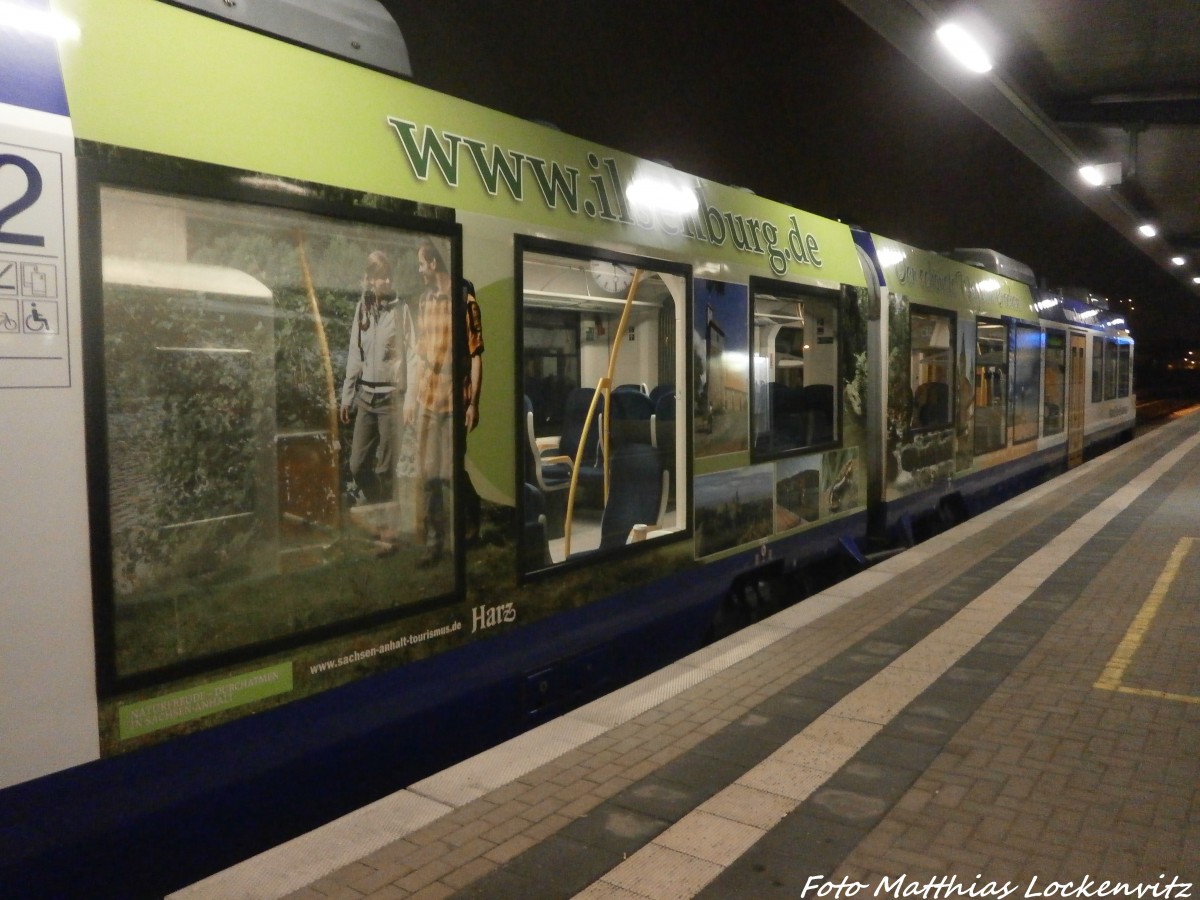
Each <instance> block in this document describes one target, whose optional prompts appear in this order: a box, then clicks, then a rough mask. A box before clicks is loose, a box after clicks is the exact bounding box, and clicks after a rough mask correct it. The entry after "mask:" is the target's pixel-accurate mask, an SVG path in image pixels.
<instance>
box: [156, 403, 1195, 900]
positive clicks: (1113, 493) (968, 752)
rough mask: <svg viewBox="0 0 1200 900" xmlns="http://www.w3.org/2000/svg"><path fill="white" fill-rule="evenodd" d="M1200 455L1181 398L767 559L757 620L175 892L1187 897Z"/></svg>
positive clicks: (757, 587)
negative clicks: (1143, 425)
mask: <svg viewBox="0 0 1200 900" xmlns="http://www.w3.org/2000/svg"><path fill="white" fill-rule="evenodd" d="M1198 472H1200V416H1195V415H1186V416H1181V417H1178V418H1176V419H1175V420H1174V421H1172V422H1170V423H1168V424H1166V425H1164V426H1163V427H1160V428H1157V429H1155V430H1154V431H1152V432H1150V433H1148V434H1145V435H1143V436H1141V437H1139V438H1137V439H1135V440H1133V441H1129V442H1127V443H1125V444H1123V445H1122V446H1120V447H1118V448H1117V449H1116V450H1114V451H1113V452H1111V453H1108V454H1106V455H1104V456H1102V457H1099V458H1096V459H1093V460H1091V461H1089V462H1087V463H1085V464H1083V465H1082V466H1079V467H1077V468H1074V469H1072V470H1071V471H1070V472H1068V473H1066V474H1065V475H1062V476H1060V477H1059V478H1057V479H1054V480H1053V481H1051V482H1048V483H1046V484H1045V485H1043V486H1042V487H1039V488H1036V489H1034V490H1031V491H1029V492H1027V493H1025V494H1022V495H1021V496H1019V497H1017V498H1015V499H1013V500H1011V501H1009V502H1007V503H1005V504H1002V505H1001V506H998V507H996V508H994V509H992V510H989V511H987V512H984V513H981V514H979V515H976V516H974V517H972V518H970V519H969V520H967V521H966V522H964V523H962V524H961V525H959V526H957V527H954V528H951V529H948V530H945V531H943V532H941V533H940V534H938V535H936V536H934V537H931V538H930V539H929V540H926V541H924V542H921V543H918V544H916V546H914V547H913V548H912V549H908V550H905V551H904V552H901V553H896V554H891V555H889V557H888V558H886V559H883V560H881V561H879V562H877V564H875V565H871V566H869V567H868V568H865V569H864V570H863V571H861V572H860V573H859V574H857V575H854V576H853V577H850V578H848V579H846V580H843V581H840V582H838V583H836V584H833V585H832V586H830V587H828V588H826V589H824V590H821V591H819V592H816V593H814V594H813V595H811V596H808V597H806V598H805V599H803V600H802V601H800V602H798V603H795V604H793V605H789V606H787V607H786V608H784V609H782V610H781V611H779V612H776V613H774V614H769V613H770V608H771V606H772V605H773V604H774V602H775V601H773V600H772V598H771V592H772V590H773V589H778V588H779V587H781V586H783V585H785V584H786V577H792V578H794V577H795V576H796V574H797V573H794V572H793V573H785V572H783V571H781V569H780V567H776V568H773V569H769V570H764V571H763V572H761V573H759V575H760V577H757V578H747V579H744V580H743V582H740V583H739V584H738V585H736V586H735V587H737V588H738V591H737V593H738V594H739V595H740V596H741V597H742V605H743V607H745V608H746V609H747V610H750V612H747V617H748V618H757V621H755V622H753V623H752V624H749V625H748V627H745V628H743V629H741V630H740V631H738V632H737V633H735V634H731V635H729V636H727V637H724V638H722V639H720V640H717V641H715V642H714V643H712V644H711V645H710V646H708V647H706V648H705V649H704V650H702V651H699V652H697V653H695V654H693V655H692V656H690V657H687V658H685V659H683V660H681V661H679V662H678V663H676V664H674V665H672V666H669V667H667V668H666V669H664V670H662V671H659V672H656V673H654V674H653V675H651V676H648V677H647V678H645V679H643V680H642V681H640V682H638V683H635V684H632V685H629V686H627V687H625V688H622V689H620V690H618V691H616V692H614V693H613V694H610V695H609V696H606V697H604V698H601V699H599V700H597V701H594V702H593V703H590V704H588V705H585V706H583V707H580V708H579V709H577V710H575V711H573V712H571V713H568V714H567V715H565V716H563V717H561V718H559V719H557V720H555V721H553V722H551V723H548V724H547V725H545V726H542V727H540V728H538V729H536V730H534V731H532V732H529V733H527V734H525V735H523V736H521V737H518V738H516V739H514V740H511V741H509V742H507V743H505V744H503V745H501V746H499V747H497V748H495V749H493V750H491V751H488V752H486V753H483V754H481V755H479V756H478V757H475V758H473V759H470V760H467V761H465V762H463V763H461V764H459V765H457V766H455V767H453V768H451V769H448V770H446V771H443V772H441V773H439V774H437V775H434V776H432V777H430V778H427V779H424V780H422V781H421V782H418V783H416V784H413V785H411V786H410V787H409V788H408V789H407V790H404V791H401V792H399V793H397V794H395V795H392V796H390V797H388V798H385V799H383V800H381V801H379V802H378V803H375V804H372V805H371V806H370V807H367V808H366V809H364V810H362V811H360V812H358V813H355V814H353V815H351V816H347V817H346V818H344V819H342V820H339V821H338V822H335V823H332V824H331V825H329V826H327V827H325V828H322V829H318V830H317V831H314V832H312V833H310V834H308V835H305V836H303V837H301V838H298V839H297V840H295V841H292V842H290V843H288V844H285V845H283V846H281V847H279V848H277V849H276V850H273V851H270V852H268V853H265V854H262V855H261V856H258V857H255V858H252V859H249V860H247V861H246V862H245V863H243V864H241V865H239V866H236V867H234V868H232V869H229V870H227V871H224V872H221V873H217V874H215V875H213V876H212V877H210V878H208V879H206V880H205V881H202V882H199V883H197V884H194V885H192V886H190V887H188V888H184V889H181V890H180V891H178V892H177V893H176V894H174V895H172V896H174V897H177V898H207V897H228V896H251V895H253V896H263V897H265V896H272V897H276V896H287V895H294V896H297V897H316V896H324V895H330V894H336V892H338V891H342V892H345V893H346V894H347V895H349V892H351V891H354V892H357V893H359V894H363V895H367V896H371V895H372V894H373V892H376V891H384V892H389V891H390V893H387V896H409V895H412V894H416V893H418V892H421V891H425V892H427V893H429V895H434V893H436V895H437V896H461V897H503V896H518V895H521V896H538V897H560V896H561V897H569V896H577V895H578V896H584V897H642V898H647V897H649V898H653V897H668V896H670V897H693V896H701V897H714V898H715V897H734V896H767V895H770V894H771V892H772V891H775V892H778V891H779V890H780V889H783V890H784V891H786V892H787V895H788V896H804V894H803V892H804V891H806V890H814V891H815V890H818V889H821V888H822V886H825V887H828V888H829V889H830V890H832V886H833V885H837V884H842V885H843V886H845V885H851V886H853V885H859V886H860V887H859V888H858V890H859V891H863V892H865V894H870V895H872V896H882V895H884V894H891V893H892V892H895V893H894V895H895V896H901V895H905V896H907V894H904V893H903V892H904V891H905V889H906V888H909V889H912V890H915V889H917V888H919V887H921V886H924V885H932V884H939V883H949V880H950V879H956V881H955V883H957V884H959V885H960V887H961V889H962V890H963V891H966V890H967V889H968V888H974V889H976V890H978V891H983V890H984V889H985V888H986V887H987V886H988V885H993V887H994V890H995V891H1001V890H1005V889H1008V890H1009V893H1018V895H1020V896H1050V894H1048V893H1046V891H1047V890H1058V891H1060V892H1061V891H1065V890H1067V888H1066V887H1064V885H1071V886H1073V887H1072V888H1071V889H1079V886H1080V885H1085V886H1086V885H1087V884H1100V883H1102V882H1105V881H1107V882H1110V883H1111V884H1125V885H1128V886H1130V889H1131V890H1133V889H1135V888H1136V887H1137V886H1139V885H1141V886H1143V892H1145V891H1150V890H1151V889H1153V890H1156V891H1158V893H1156V894H1155V896H1184V895H1185V885H1187V886H1189V887H1190V884H1191V882H1193V881H1195V880H1196V879H1197V876H1200V872H1198V871H1197V869H1196V865H1195V856H1194V853H1190V852H1189V850H1188V848H1189V847H1191V848H1194V846H1195V839H1196V831H1195V823H1194V821H1192V819H1191V818H1189V812H1188V810H1190V809H1194V808H1195V804H1196V803H1197V802H1198V801H1200V788H1198V787H1197V785H1200V759H1198V758H1197V756H1196V754H1195V748H1194V741H1193V738H1194V733H1195V731H1194V729H1195V724H1196V721H1197V719H1196V715H1197V710H1198V709H1200V664H1198V662H1197V658H1196V655H1195V653H1194V652H1192V650H1191V649H1189V647H1188V646H1187V644H1186V640H1185V635H1186V634H1188V633H1189V631H1191V632H1194V630H1195V629H1196V628H1197V627H1200V618H1198V613H1197V611H1196V606H1195V603H1194V600H1195V594H1194V585H1195V584H1196V583H1197V578H1198V577H1200V550H1197V546H1198V545H1197V543H1196V541H1195V539H1196V538H1197V537H1200V534H1197V533H1196V524H1195V515H1194V500H1192V499H1191V498H1193V497H1194V496H1195V492H1196V491H1197V490H1200V482H1198V478H1200V475H1198V474H1197V473H1198ZM1131 560H1136V561H1137V562H1136V564H1135V565H1130V561H1131ZM785 576H786V577H785ZM759 612H761V613H762V614H761V615H759V614H758V613H759ZM968 870H969V872H970V874H969V875H964V874H962V873H964V872H967V871H968ZM1039 891H1040V892H1041V893H1038V892H1039ZM1167 891H1169V892H1170V893H1165V892H1167ZM1021 892H1023V893H1021ZM384 895H385V894H383V893H381V894H379V896H384ZM997 895H998V896H999V894H997ZM972 896H976V894H972ZM1005 896H1008V894H1005Z"/></svg>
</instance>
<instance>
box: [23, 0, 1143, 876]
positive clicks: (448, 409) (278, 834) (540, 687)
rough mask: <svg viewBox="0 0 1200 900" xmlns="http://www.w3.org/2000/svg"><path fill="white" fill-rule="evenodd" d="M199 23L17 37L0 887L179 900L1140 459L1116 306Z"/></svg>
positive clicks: (38, 7)
mask: <svg viewBox="0 0 1200 900" xmlns="http://www.w3.org/2000/svg"><path fill="white" fill-rule="evenodd" d="M264 5H265V4H258V5H257V6H256V7H255V9H256V11H258V10H261V9H262V8H263V7H264ZM357 5H358V6H359V7H369V6H372V5H373V4H370V3H360V4H357ZM195 6H199V7H207V6H211V8H212V10H218V9H219V8H221V7H222V6H223V4H220V3H215V4H205V3H200V2H196V3H186V4H184V3H167V2H157V0H103V2H100V0H41V2H33V3H26V4H23V5H20V4H19V5H18V6H17V7H15V10H14V8H12V7H11V6H10V7H6V10H5V12H4V15H5V16H10V15H11V16H15V15H16V11H20V10H24V11H26V12H28V13H30V14H31V16H32V17H33V21H32V24H26V25H21V26H20V27H18V25H17V24H14V23H13V22H0V43H2V44H3V52H0V58H2V60H3V61H2V62H0V70H2V71H0V74H2V75H3V78H0V83H2V85H3V86H2V87H0V317H2V319H0V322H2V327H0V346H2V348H3V350H2V352H0V388H3V393H2V395H0V396H3V399H4V403H3V404H0V418H2V419H3V423H4V425H3V429H4V435H5V438H4V460H5V462H6V465H5V467H4V477H3V478H0V497H2V501H0V506H2V508H3V510H4V512H3V516H4V522H5V525H4V529H3V534H4V548H5V554H4V563H3V565H2V566H0V583H2V585H3V591H2V600H0V609H2V610H3V613H2V622H3V627H2V628H0V670H2V671H3V673H4V676H3V681H2V685H3V688H2V691H0V735H3V739H2V744H3V751H2V752H0V786H3V788H4V789H3V791H0V822H2V823H3V824H2V826H0V833H2V834H3V839H2V840H0V846H3V847H4V848H5V849H3V850H0V873H6V874H4V875H0V883H7V882H5V880H4V879H5V878H8V879H10V880H12V879H19V878H23V877H28V876H29V875H30V873H31V872H35V871H36V872H37V873H38V876H37V877H38V879H39V883H42V884H46V885H51V886H53V885H54V884H56V883H58V882H57V881H56V879H58V880H61V882H62V884H63V886H64V890H66V887H67V886H68V885H69V884H71V883H74V884H78V883H79V882H78V881H74V882H73V881H72V879H77V878H79V877H81V873H82V872H85V871H86V875H85V876H84V877H86V879H87V880H88V883H90V884H92V885H93V886H94V890H95V891H96V893H95V894H93V896H99V895H102V894H103V893H104V889H103V886H104V885H106V884H110V885H117V884H120V885H123V887H122V888H121V890H130V891H132V892H133V893H134V894H137V893H138V892H145V893H147V894H153V893H154V892H156V891H157V892H160V893H161V892H163V891H165V890H167V889H170V888H173V887H178V886H180V885H181V884H185V883H188V882H189V881H191V880H195V879H196V878H199V877H201V876H203V875H205V874H208V873H209V872H211V871H214V870H216V869H218V868H220V867H223V866H225V865H229V864H231V863H232V862H234V861H236V860H238V859H240V858H243V857H244V856H247V855H250V854H251V853H253V852H255V851H257V850H259V849H264V848H265V847H266V846H269V845H272V844H274V843H278V842H280V841H282V840H285V839H287V838H288V837H291V836H294V835H295V834H297V833H299V832H300V831H303V830H305V829H307V828H311V827H314V826H315V825H317V824H320V823H322V822H324V821H328V820H329V819H331V818H333V817H335V816H337V815H338V814H340V813H342V812H345V811H347V810H349V809H352V808H354V807H356V806H360V805H362V804H364V803H367V802H369V801H371V800H372V799H375V798H377V797H379V796H381V795H383V794H384V793H387V792H390V791H394V790H397V789H399V788H400V787H402V786H404V785H405V784H408V783H411V782H412V781H414V780H417V779H419V778H420V777H423V776H424V775H426V774H428V773H430V772H432V771H435V770H437V769H439V768H443V767H445V766H447V765H449V764H451V763H453V762H455V761H457V760H458V759H461V758H464V757H465V756H467V755H470V754H471V753H474V752H477V751H478V750H480V749H482V748H484V747H486V746H489V745H491V744H494V743H496V742H499V741H501V740H504V739H506V738H507V737H510V736H512V735H514V734H516V733H519V732H520V731H522V730H523V729H526V728H529V727H531V726H533V725H535V724H538V723H540V722H543V721H546V720H547V719H548V718H550V717H552V716H554V715H556V714H558V713H560V712H562V711H564V710H567V709H570V708H571V707H573V706H575V705H578V704H580V703H582V702H584V701H586V700H588V699H591V698H593V697H595V696H598V695H599V694H601V693H603V692H605V691H608V690H610V689H612V688H613V687H615V686H617V685H620V684H622V683H625V682H628V681H630V680H632V679H634V678H636V677H639V676H641V675H644V674H646V673H648V672H650V671H653V670H654V669H656V668H658V667H661V666H662V665H664V664H666V663H668V662H669V661H671V660H673V659H677V658H679V657H680V656H682V655H684V654H686V653H688V652H691V651H693V650H695V649H697V648H699V647H701V646H703V645H704V644H705V643H706V642H708V641H711V640H712V639H713V638H714V637H717V636H720V635H721V634H723V633H725V632H726V631H727V630H728V629H729V628H731V627H734V626H735V625H736V624H737V623H738V622H739V621H746V620H748V619H750V618H753V617H754V616H755V615H758V614H761V613H762V612H763V607H766V608H775V607H777V606H778V605H782V604H786V603H791V602H797V601H801V600H802V598H803V596H804V595H805V592H806V590H808V589H811V588H812V587H813V586H814V585H817V586H819V585H820V584H821V583H823V579H824V580H827V579H829V578H833V577H836V575H837V570H840V571H846V570H849V569H848V567H852V566H854V565H861V564H862V563H863V562H869V559H870V553H871V551H873V550H875V549H880V548H895V547H897V546H901V545H903V544H904V543H906V542H907V541H909V540H912V539H914V537H915V539H920V538H921V536H922V535H923V534H926V533H929V532H930V531H932V530H936V529H937V528H939V527H942V526H943V525H944V524H946V523H950V522H953V521H956V520H958V519H960V518H962V517H964V516H969V515H971V514H972V513H974V512H976V511H978V510H980V509H983V508H984V507H986V506H988V505H991V504H994V503H995V502H998V501H999V500H1001V499H1004V498H1006V497H1007V496H1010V495H1012V494H1013V493H1015V492H1017V491H1020V490H1023V489H1025V488H1026V487H1027V486H1029V485H1031V484H1033V483H1036V482H1037V481H1039V480H1041V479H1043V478H1045V477H1047V476H1049V475H1051V474H1054V473H1056V472H1060V471H1062V470H1064V469H1066V468H1067V467H1069V466H1073V465H1075V464H1077V463H1079V462H1080V461H1081V460H1082V459H1083V458H1084V457H1085V456H1088V455H1090V454H1094V453H1097V452H1100V451H1102V450H1103V449H1105V448H1106V447H1109V446H1112V445H1113V444H1115V443H1117V442H1120V441H1122V440H1124V439H1127V438H1128V437H1129V436H1130V435H1131V434H1132V429H1133V425H1134V395H1133V385H1132V375H1131V373H1132V366H1133V341H1132V339H1131V337H1130V334H1129V331H1128V329H1127V328H1126V327H1125V323H1124V322H1123V321H1122V320H1121V319H1120V318H1119V317H1118V316H1117V315H1115V314H1114V313H1113V312H1110V311H1109V310H1108V308H1107V307H1106V305H1105V304H1104V303H1103V302H1102V301H1098V300H1097V299H1095V298H1093V297H1090V296H1089V295H1088V294H1087V292H1086V291H1078V290H1066V291H1050V290H1047V289H1044V288H1043V287H1040V286H1039V284H1038V282H1037V280H1036V279H1035V277H1034V275H1033V273H1032V272H1031V271H1029V269H1028V268H1027V267H1025V266H1023V265H1022V264H1020V263H1019V262H1016V261H1014V260H1012V259H1009V258H1007V257H1005V256H1003V255H1001V254H998V253H995V252H992V251H989V250H983V249H963V250H956V251H953V252H949V253H934V252H928V251H924V250H920V249H917V248H914V247H911V246H906V245H905V244H902V243H900V242H897V241H894V240H891V239H888V238H887V237H885V236H882V235H878V234H874V233H872V232H870V231H867V230H864V229H862V228H860V227H857V226H852V225H849V224H846V223H842V222H837V221H832V220H830V219H826V218H823V217H821V216H817V215H813V214H811V213H807V212H805V211H803V210H799V209H794V208H790V207H788V206H785V205H783V204H780V203H775V202H773V201H770V200H767V199H763V198H761V197H758V196H754V195H752V194H749V193H747V192H745V191H742V190H738V189H734V188H730V187H726V186H723V185H720V184H715V183H712V182H709V181H707V180H705V179H702V178H697V177H694V176H691V175H687V174H685V173H683V172H680V171H677V170H675V169H672V168H670V167H668V166H666V165H664V164H661V163H655V162H650V161H646V160H641V159H637V158H634V157H632V156H629V155H627V154H625V153H622V152H619V151H617V150H613V149H609V148H606V147H602V146H598V145H596V144H593V143H590V142H588V141H585V140H580V139H576V138H573V137H571V136H568V135H565V134H563V133H561V132H558V131H556V130H553V129H550V128H547V127H543V126H541V125H536V124H532V123H529V122H525V121H520V120H518V119H515V118H512V117H510V116H507V115H503V114H500V113H497V112H494V111H491V110H488V109H484V108H481V107H479V106H475V105H472V104H470V103H467V102H463V101H461V100H458V99H455V98H453V97H448V96H442V95H439V94H436V93H433V92H431V91H429V90H426V89H424V88H421V87H419V86H417V85H415V84H413V83H412V82H411V81H410V80H408V79H406V78H404V77H400V76H398V75H396V74H394V73H392V72H387V71H383V70H382V68H381V67H380V66H378V65H375V64H372V63H370V62H369V61H367V62H364V61H362V60H358V59H356V58H354V52H356V51H357V50H358V49H359V47H360V44H361V43H363V42H365V41H366V38H364V39H363V41H359V40H358V39H347V40H346V41H345V42H344V43H343V45H341V49H335V50H334V51H329V52H327V51H324V50H321V49H315V48H313V47H311V46H304V41H303V40H301V39H299V38H295V37H292V38H289V39H283V38H280V37H277V36H272V35H270V34H266V33H264V31H263V27H262V26H261V25H260V24H258V23H257V22H248V21H241V20H239V19H238V16H239V15H241V13H239V12H237V10H238V7H236V5H225V6H224V8H225V9H226V10H227V11H228V10H233V12H227V13H224V14H218V12H214V11H212V10H209V11H205V12H197V11H196V10H195V9H192V8H189V7H195ZM285 6H287V10H285V12H288V11H289V10H291V7H292V6H295V4H291V5H290V6H288V5H286V4H285ZM310 6H311V9H310V10H309V11H308V13H306V15H307V14H312V15H316V14H317V11H318V10H319V8H320V7H321V5H319V4H310ZM345 6H346V4H341V5H340V6H338V5H335V8H344V7H345ZM245 15H247V16H248V15H249V12H246V13H245ZM288 15H291V13H290V12H288ZM223 16H224V17H223ZM293 18H294V17H293ZM43 24H46V25H49V26H52V27H53V28H59V29H61V31H60V32H58V33H57V34H58V36H51V35H50V34H49V33H48V32H38V31H37V30H36V28H39V27H41V26H42V25H43ZM338 27H339V28H340V27H341V26H338ZM317 31H321V32H324V33H325V35H326V36H327V37H329V40H330V42H331V43H335V44H336V43H337V42H338V40H340V34H341V32H340V31H338V30H337V29H335V28H332V27H326V28H319V29H317ZM368 31H369V34H368V35H367V37H370V36H372V35H376V34H377V33H378V31H379V28H377V27H376V25H375V24H372V25H371V26H370V28H369V29H368ZM351 46H353V47H354V50H353V51H352V50H350V49H349V48H350V47H351ZM29 810H35V811H36V812H35V813H33V814H32V815H29V814H28V811H29ZM130 841H133V842H135V843H136V844H137V845H138V846H139V847H140V848H141V849H140V851H139V854H138V857H139V859H138V861H136V862H134V861H131V860H130V858H129V856H128V854H127V853H125V851H124V850H123V849H122V847H123V845H124V844H125V843H127V842H130ZM67 892H68V893H69V891H67ZM114 892H116V889H115V888H114Z"/></svg>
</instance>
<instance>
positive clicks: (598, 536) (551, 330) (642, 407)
mask: <svg viewBox="0 0 1200 900" xmlns="http://www.w3.org/2000/svg"><path fill="white" fill-rule="evenodd" d="M521 280H522V297H521V310H522V311H521V321H522V345H523V359H522V378H523V389H524V397H523V405H522V415H523V421H522V422H521V423H520V426H519V428H518V439H519V440H520V442H521V448H520V452H521V458H522V459H523V463H522V471H523V488H522V491H523V494H522V508H523V509H524V520H525V524H524V531H523V537H522V541H521V556H522V568H523V571H525V572H535V571H538V570H541V569H546V568H549V567H552V566H555V565H558V564H560V563H563V562H566V561H567V560H568V558H570V559H572V560H574V559H578V558H586V556H587V555H588V554H592V553H595V552H597V551H613V550H619V549H620V548H622V547H624V546H626V545H627V544H629V543H634V542H641V541H646V540H657V539H663V538H666V537H668V536H670V535H671V534H672V533H676V532H679V531H682V530H683V529H684V528H685V527H686V521H685V518H686V507H685V498H684V496H683V492H682V487H683V484H684V481H683V475H684V471H685V467H684V466H683V465H681V460H682V459H683V453H684V449H685V441H684V438H683V426H684V424H685V422H686V416H683V415H680V409H679V402H678V390H677V385H679V384H681V383H683V379H682V375H681V373H682V372H684V371H685V369H684V368H683V362H684V360H682V359H680V357H679V354H678V353H677V351H676V348H678V347H680V346H684V347H686V346H687V344H686V343H682V341H683V332H682V329H683V311H684V309H685V308H686V295H685V291H686V284H687V281H686V279H685V278H684V277H682V276H681V275H677V274H673V273H670V272H664V271H657V270H655V269H653V268H639V267H637V266H634V265H617V264H614V263H611V262H606V261H602V260H593V259H587V258H575V257H570V256H562V255H558V254H552V253H539V252H532V251H529V252H526V253H525V254H524V255H523V261H522V269H521Z"/></svg>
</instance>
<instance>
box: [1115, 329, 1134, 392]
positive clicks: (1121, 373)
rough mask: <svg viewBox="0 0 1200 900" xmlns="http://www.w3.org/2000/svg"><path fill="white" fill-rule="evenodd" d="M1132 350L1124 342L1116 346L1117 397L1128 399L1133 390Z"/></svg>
mask: <svg viewBox="0 0 1200 900" xmlns="http://www.w3.org/2000/svg"><path fill="white" fill-rule="evenodd" d="M1132 350H1133V348H1132V347H1131V346H1130V345H1129V344H1128V343H1127V342H1125V341H1121V342H1120V343H1118V344H1117V353H1118V355H1119V356H1118V358H1119V363H1118V365H1117V396H1118V397H1128V396H1129V393H1130V391H1131V390H1132V388H1133V385H1132V375H1133V372H1132V356H1133V354H1132Z"/></svg>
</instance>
